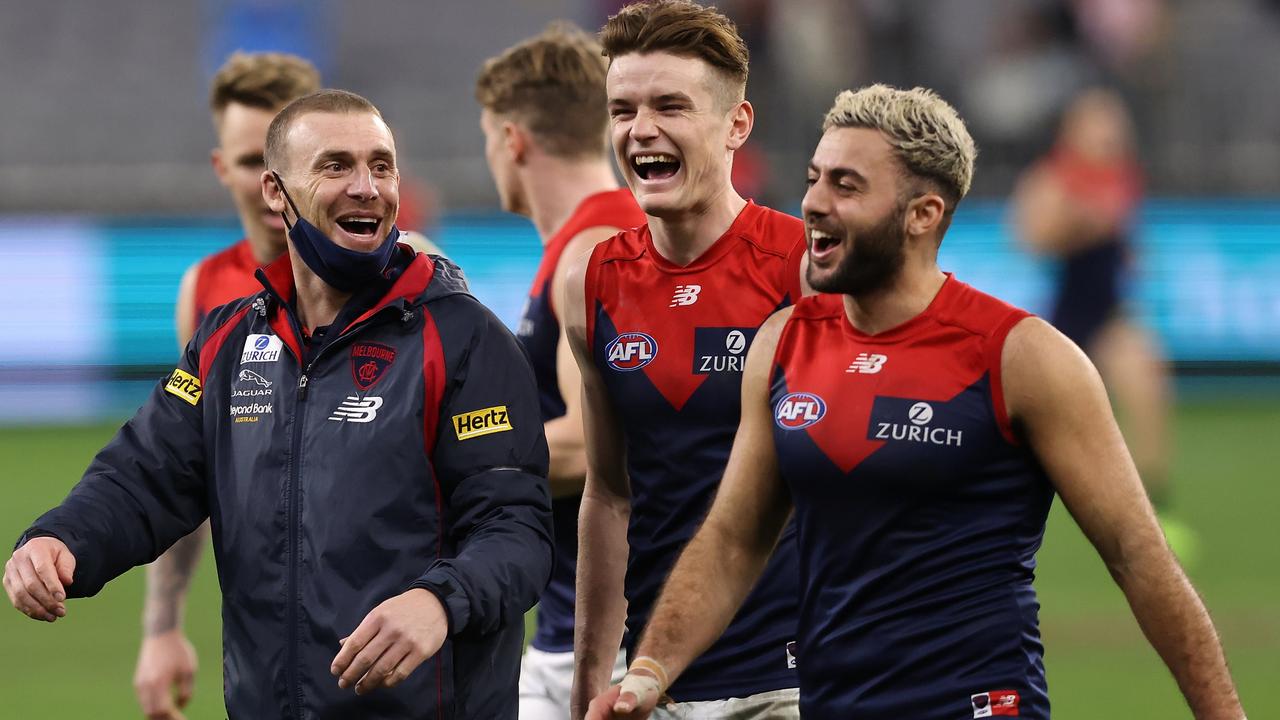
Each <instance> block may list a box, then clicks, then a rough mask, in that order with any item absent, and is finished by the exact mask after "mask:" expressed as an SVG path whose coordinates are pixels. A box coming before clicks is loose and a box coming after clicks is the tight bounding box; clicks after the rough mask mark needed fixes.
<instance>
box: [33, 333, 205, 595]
mask: <svg viewBox="0 0 1280 720" xmlns="http://www.w3.org/2000/svg"><path fill="white" fill-rule="evenodd" d="M197 343H198V337H197V339H193V340H192V342H191V344H189V345H188V346H187V350H186V352H185V353H184V354H183V356H182V358H181V359H180V361H179V362H178V366H177V367H176V368H175V369H174V370H173V371H172V372H171V373H170V374H169V375H168V376H166V377H165V378H164V379H163V380H161V381H160V382H159V383H158V384H157V386H156V388H155V389H154V390H153V391H152V393H151V396H150V397H149V398H148V399H147V401H146V403H145V404H144V405H143V406H142V407H141V408H140V409H139V410H138V412H137V414H135V415H134V416H133V418H131V419H130V420H129V421H128V422H126V423H125V424H124V426H123V427H121V428H120V430H119V432H117V433H116V435H115V437H114V438H112V439H111V441H110V442H109V443H107V445H106V447H104V448H103V449H102V450H101V451H99V452H98V454H97V456H96V457H95V458H94V459H93V462H91V463H90V464H89V468H88V470H86V471H85V474H84V477H83V478H81V480H80V482H79V483H77V484H76V486H75V487H74V488H72V490H71V493H70V494H69V495H67V497H66V499H65V500H63V501H62V504H61V505H58V506H57V507H55V508H54V509H52V510H50V511H49V512H47V513H45V514H44V515H42V516H40V518H39V519H37V520H36V521H35V523H34V524H33V525H32V526H31V527H30V528H29V529H28V530H27V531H26V532H25V533H23V535H22V537H21V538H20V539H19V541H18V544H19V545H22V544H23V543H25V542H26V541H27V540H29V539H30V538H33V537H43V536H52V537H56V538H58V539H59V540H61V541H62V542H64V543H66V545H67V547H68V549H70V550H71V553H72V555H74V556H75V559H76V568H75V573H74V580H73V582H72V583H71V585H69V586H68V587H67V592H68V594H69V595H70V596H71V597H89V596H92V595H95V594H96V593H97V592H98V591H99V590H101V589H102V586H103V585H105V584H106V583H107V582H108V581H110V580H112V579H113V578H115V577H117V576H119V575H120V574H122V573H124V572H125V571H126V570H128V569H130V568H132V567H134V566H136V565H142V564H145V563H149V562H151V561H152V560H154V559H155V558H156V557H157V556H159V555H160V553H162V552H164V551H165V550H166V549H167V548H168V547H169V546H170V545H172V544H173V543H174V542H176V541H177V540H178V539H179V538H181V537H183V536H184V535H186V534H188V533H190V532H191V531H192V530H194V529H195V528H196V527H198V526H199V525H200V523H201V522H202V521H203V520H204V519H205V518H206V517H207V516H208V501H207V495H206V490H205V463H204V437H203V430H202V428H203V418H202V411H203V406H204V402H203V401H202V400H201V395H202V389H201V383H200V379H199V374H200V370H199V367H200V363H199V352H198V350H197Z"/></svg>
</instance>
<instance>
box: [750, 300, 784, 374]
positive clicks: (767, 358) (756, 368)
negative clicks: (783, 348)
mask: <svg viewBox="0 0 1280 720" xmlns="http://www.w3.org/2000/svg"><path fill="white" fill-rule="evenodd" d="M794 311H795V306H794V305H790V306H788V307H785V308H783V309H781V310H779V311H777V312H775V313H774V314H772V315H770V316H769V317H768V319H766V320H765V321H764V323H762V324H761V325H760V329H759V330H757V331H756V337H755V340H753V341H752V343H751V348H750V349H749V350H747V364H746V368H745V370H744V374H745V376H746V377H745V378H744V381H745V382H752V381H755V380H760V379H766V378H767V377H768V375H769V369H770V367H771V366H772V365H773V355H774V353H775V352H777V349H778V340H779V339H780V338H781V337H782V330H783V328H785V327H786V326H787V320H789V319H790V318H791V313H792V312H794Z"/></svg>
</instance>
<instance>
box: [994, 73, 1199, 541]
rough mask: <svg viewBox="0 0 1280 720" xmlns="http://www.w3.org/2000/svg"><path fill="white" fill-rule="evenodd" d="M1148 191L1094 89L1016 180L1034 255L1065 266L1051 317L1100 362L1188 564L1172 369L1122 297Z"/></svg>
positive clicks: (1116, 109) (1122, 115)
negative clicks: (1173, 493) (1176, 498)
mask: <svg viewBox="0 0 1280 720" xmlns="http://www.w3.org/2000/svg"><path fill="white" fill-rule="evenodd" d="M1142 192H1143V177H1142V171H1141V168H1140V167H1139V165H1138V159H1137V154H1136V152H1135V149H1134V133H1133V126H1132V122H1131V120H1130V116H1129V112H1128V110H1127V108H1126V106H1125V103H1124V100H1123V99H1121V97H1120V95H1119V94H1118V93H1116V92H1114V91H1112V90H1107V89H1102V88H1090V89H1087V90H1085V91H1084V92H1081V93H1080V94H1079V95H1077V96H1076V97H1075V99H1073V100H1072V101H1071V103H1070V105H1069V106H1068V107H1067V111H1066V113H1065V114H1064V116H1063V119H1062V123H1061V126H1060V128H1059V132H1058V139H1057V141H1056V143H1055V144H1054V147H1053V149H1052V150H1050V151H1049V153H1048V154H1047V155H1045V156H1044V157H1043V158H1041V159H1040V160H1038V161H1037V162H1036V163H1035V164H1034V165H1032V166H1031V168H1030V169H1028V170H1027V171H1026V172H1025V173H1024V174H1023V176H1022V177H1021V178H1020V179H1019V181H1018V184H1017V187H1016V188H1015V190H1014V196H1013V205H1012V211H1013V220H1014V227H1015V229H1016V232H1017V235H1018V238H1019V240H1020V241H1021V242H1022V243H1023V244H1024V245H1025V246H1026V247H1027V248H1028V249H1030V250H1031V251H1032V252H1035V253H1038V254H1042V255H1047V256H1050V257H1053V258H1055V259H1057V260H1058V261H1059V262H1060V264H1061V268H1060V272H1059V275H1058V285H1057V293H1056V297H1055V299H1054V306H1053V309H1052V311H1051V313H1050V321H1051V322H1052V323H1053V325H1054V326H1055V327H1057V328H1058V330H1060V331H1061V332H1062V333H1063V334H1065V335H1066V336H1067V337H1069V338H1071V339H1072V340H1073V341H1074V342H1075V343H1076V344H1077V345H1079V346H1080V347H1081V348H1082V349H1084V351H1085V352H1086V353H1088V354H1089V356H1090V357H1091V358H1092V359H1093V360H1094V362H1095V363H1096V364H1097V366H1098V370H1099V371H1100V372H1101V374H1102V377H1103V379H1104V381H1105V382H1106V384H1107V387H1108V388H1109V390H1110V391H1111V396H1112V397H1113V398H1114V399H1115V402H1116V404H1117V405H1118V406H1119V407H1118V409H1119V412H1120V415H1121V418H1122V422H1123V427H1124V429H1125V435H1126V437H1127V440H1128V445H1129V448H1130V450H1131V452H1132V453H1133V456H1134V461H1135V463H1136V464H1137V466H1138V471H1139V473H1140V474H1141V476H1142V479H1143V482H1144V483H1145V484H1146V487H1147V492H1148V493H1149V494H1150V495H1151V499H1152V502H1153V504H1154V505H1155V506H1156V509H1157V510H1158V511H1160V512H1161V520H1162V524H1163V525H1164V528H1165V533H1166V535H1167V536H1168V538H1169V541H1170V543H1171V544H1172V545H1173V546H1174V549H1175V550H1176V551H1178V552H1179V554H1180V555H1182V556H1183V558H1182V559H1183V561H1184V562H1189V561H1190V560H1191V557H1189V556H1191V555H1193V554H1194V549H1193V544H1194V538H1193V537H1192V535H1191V532H1190V530H1189V528H1186V527H1185V526H1183V525H1182V524H1181V523H1179V522H1177V521H1175V520H1173V519H1172V518H1170V517H1169V515H1168V506H1169V496H1170V486H1169V446H1168V434H1169V433H1168V417H1169V406H1170V395H1171V388H1170V383H1169V376H1168V369H1167V367H1166V364H1165V361H1164V358H1163V357H1162V356H1161V353H1160V350H1159V348H1158V347H1157V346H1156V343H1155V341H1154V339H1153V338H1152V336H1151V334H1150V333H1148V332H1147V331H1146V330H1145V329H1144V328H1142V327H1140V326H1139V325H1138V324H1136V323H1135V322H1134V320H1133V318H1132V317H1131V315H1130V312H1129V311H1128V308H1127V307H1126V304H1125V298H1124V291H1125V287H1124V286H1125V280H1126V275H1127V273H1128V271H1129V269H1130V268H1131V265H1132V262H1133V252H1132V247H1131V244H1130V237H1131V235H1132V232H1133V223H1134V221H1135V216H1136V214H1137V211H1138V206H1139V203H1140V202H1141V200H1142Z"/></svg>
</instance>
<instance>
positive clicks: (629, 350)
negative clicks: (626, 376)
mask: <svg viewBox="0 0 1280 720" xmlns="http://www.w3.org/2000/svg"><path fill="white" fill-rule="evenodd" d="M604 353H605V355H604V356H605V360H606V361H608V363H609V367H611V368H613V369H614V370H619V371H621V372H631V371H632V370H639V369H640V368H642V367H644V366H645V365H648V364H649V363H651V362H653V359H654V358H655V357H657V356H658V343H657V341H656V340H654V339H653V338H652V337H650V336H648V335H646V334H644V333H642V332H625V333H622V334H620V335H618V337H616V338H614V339H613V342H611V343H609V345H608V346H607V347H605V349H604Z"/></svg>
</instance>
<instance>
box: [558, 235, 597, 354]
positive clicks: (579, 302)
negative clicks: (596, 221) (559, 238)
mask: <svg viewBox="0 0 1280 720" xmlns="http://www.w3.org/2000/svg"><path fill="white" fill-rule="evenodd" d="M590 263H591V254H590V253H582V254H580V255H578V256H576V257H571V258H570V257H566V258H565V261H564V262H562V263H561V265H562V266H563V267H564V268H565V273H564V287H563V289H562V291H561V292H560V298H559V305H560V314H561V317H562V319H563V322H564V326H565V328H566V330H568V331H570V332H572V333H574V334H578V335H581V334H584V333H585V324H586V307H585V303H586V287H587V267H588V266H589V265H590ZM572 337H573V336H572V335H571V338H572Z"/></svg>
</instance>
